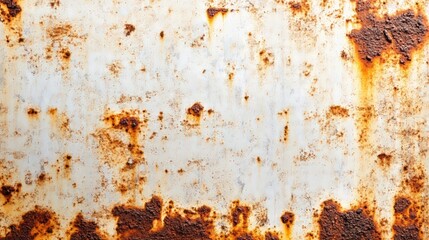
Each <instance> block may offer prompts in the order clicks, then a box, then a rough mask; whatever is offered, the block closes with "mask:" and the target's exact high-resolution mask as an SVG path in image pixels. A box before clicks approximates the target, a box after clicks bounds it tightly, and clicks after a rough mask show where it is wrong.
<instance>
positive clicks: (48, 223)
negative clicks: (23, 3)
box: [0, 207, 57, 240]
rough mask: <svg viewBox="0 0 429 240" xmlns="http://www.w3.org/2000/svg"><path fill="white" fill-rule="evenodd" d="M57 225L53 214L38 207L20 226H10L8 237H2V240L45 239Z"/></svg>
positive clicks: (27, 214)
mask: <svg viewBox="0 0 429 240" xmlns="http://www.w3.org/2000/svg"><path fill="white" fill-rule="evenodd" d="M56 225H57V223H56V221H55V219H54V216H53V214H52V213H51V212H49V211H47V210H44V209H40V208H38V207H36V209H34V210H32V211H29V212H27V213H25V214H24V215H23V216H22V221H21V223H20V224H19V225H15V224H14V225H11V226H9V232H8V233H7V234H6V236H4V237H0V240H16V239H29V240H33V239H36V238H37V239H43V237H45V238H46V237H47V236H49V235H51V234H52V233H53V232H54V229H55V227H56Z"/></svg>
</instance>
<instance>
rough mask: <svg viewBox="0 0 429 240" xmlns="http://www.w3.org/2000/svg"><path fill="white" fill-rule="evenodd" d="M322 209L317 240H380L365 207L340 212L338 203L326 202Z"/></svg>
mask: <svg viewBox="0 0 429 240" xmlns="http://www.w3.org/2000/svg"><path fill="white" fill-rule="evenodd" d="M322 207H323V210H322V213H321V215H320V218H319V220H318V224H319V230H320V233H319V234H320V235H319V240H355V239H370V240H381V235H380V232H379V230H378V227H377V226H376V224H375V221H374V219H373V217H372V215H371V214H370V212H369V211H368V209H367V208H366V207H365V206H363V207H361V208H355V209H352V210H346V211H342V210H341V206H340V205H339V204H338V203H336V202H334V201H333V200H328V201H325V202H324V203H323V205H322Z"/></svg>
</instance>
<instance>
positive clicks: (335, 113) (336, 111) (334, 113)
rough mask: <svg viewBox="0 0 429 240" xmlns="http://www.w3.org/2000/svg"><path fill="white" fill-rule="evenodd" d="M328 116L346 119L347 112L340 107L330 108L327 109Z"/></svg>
mask: <svg viewBox="0 0 429 240" xmlns="http://www.w3.org/2000/svg"><path fill="white" fill-rule="evenodd" d="M329 114H330V115H332V116H338V117H348V116H349V110H348V109H347V108H344V107H341V106H331V107H329Z"/></svg>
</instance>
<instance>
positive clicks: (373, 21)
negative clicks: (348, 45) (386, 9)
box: [349, 0, 428, 64]
mask: <svg viewBox="0 0 429 240" xmlns="http://www.w3.org/2000/svg"><path fill="white" fill-rule="evenodd" d="M356 11H357V16H358V19H359V21H360V22H361V24H362V27H361V28H360V29H354V30H352V32H351V33H350V34H349V36H350V38H351V39H352V40H353V41H354V42H355V43H356V45H357V50H358V53H359V55H360V57H361V59H362V60H364V61H365V62H366V63H369V62H371V61H372V60H373V59H374V58H376V57H378V56H380V55H381V54H382V52H383V51H385V50H387V49H389V48H390V49H393V50H395V51H396V52H397V54H399V55H400V61H399V62H400V63H401V64H404V63H406V61H410V60H411V53H412V51H413V50H414V49H416V48H417V47H418V46H420V45H422V44H423V43H424V41H425V40H426V36H427V32H428V28H427V20H426V18H425V17H424V16H423V15H421V14H418V15H416V13H415V12H413V11H412V10H406V11H403V12H400V13H397V14H396V15H393V16H385V17H384V18H379V17H377V16H376V15H375V14H374V13H373V12H372V6H371V4H370V2H369V1H364V0H358V1H357V4H356Z"/></svg>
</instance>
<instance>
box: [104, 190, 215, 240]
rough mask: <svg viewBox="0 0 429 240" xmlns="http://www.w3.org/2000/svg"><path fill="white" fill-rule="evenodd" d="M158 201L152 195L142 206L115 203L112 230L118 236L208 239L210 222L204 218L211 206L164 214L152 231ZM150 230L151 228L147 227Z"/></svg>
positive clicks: (158, 218) (212, 227)
mask: <svg viewBox="0 0 429 240" xmlns="http://www.w3.org/2000/svg"><path fill="white" fill-rule="evenodd" d="M161 210H162V200H161V199H160V198H159V197H153V198H152V199H151V200H150V201H149V202H147V203H146V204H145V207H144V208H143V209H141V208H136V207H127V206H117V207H115V208H114V209H113V210H112V213H113V215H114V216H115V217H117V219H118V221H117V227H116V231H117V233H118V234H119V236H120V239H123V240H126V239H154V240H155V239H176V240H185V239H186V240H187V239H201V240H204V239H207V240H208V239H212V238H211V237H210V236H211V235H212V233H213V229H214V225H213V222H212V220H209V219H207V218H206V217H207V216H208V215H209V213H210V211H211V209H209V208H203V209H202V210H201V211H199V216H195V215H194V214H192V213H191V211H187V214H186V213H185V214H186V215H185V216H181V215H179V214H177V213H168V215H167V216H166V217H165V218H164V220H163V223H164V224H163V226H162V227H161V228H160V229H155V230H153V227H154V221H155V220H161ZM151 229H152V230H151Z"/></svg>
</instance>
